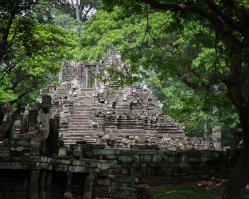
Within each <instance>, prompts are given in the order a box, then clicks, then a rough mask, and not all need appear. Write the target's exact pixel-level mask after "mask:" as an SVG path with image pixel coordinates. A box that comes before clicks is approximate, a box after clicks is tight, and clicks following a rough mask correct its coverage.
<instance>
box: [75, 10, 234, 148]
mask: <svg viewBox="0 0 249 199" xmlns="http://www.w3.org/2000/svg"><path fill="white" fill-rule="evenodd" d="M143 9H144V14H143V15H140V14H133V15H130V14H127V13H125V12H123V10H122V9H121V8H118V7H115V8H114V9H113V11H112V12H109V13H108V12H106V11H103V10H102V11H98V12H97V13H95V14H94V15H93V16H92V17H91V18H90V19H89V21H88V22H86V23H85V25H84V28H83V30H82V33H83V35H82V37H81V53H80V57H79V58H78V59H83V60H90V61H94V60H99V59H100V58H101V57H102V56H103V55H104V53H105V51H106V47H107V46H108V45H109V44H110V43H112V44H114V45H115V46H116V47H117V48H118V50H120V51H121V53H122V55H125V58H126V61H127V62H128V63H130V64H131V66H132V72H133V74H134V73H135V74H139V73H140V74H139V75H138V76H137V77H142V78H141V79H142V80H144V78H146V79H147V80H146V84H147V85H148V86H149V87H150V88H151V89H153V91H154V94H155V95H156V97H157V98H158V99H160V100H161V101H163V102H164V107H166V108H165V109H164V111H165V113H166V114H168V115H170V116H172V117H173V118H174V119H176V120H177V122H185V125H186V131H187V132H188V134H189V135H194V136H203V134H204V131H205V129H209V133H210V131H212V128H213V127H214V126H216V125H221V126H225V125H223V124H225V123H227V122H226V119H225V118H227V120H228V119H229V123H231V124H232V125H230V126H227V127H226V128H222V135H223V137H224V138H225V139H223V140H224V141H225V142H224V145H227V144H228V143H230V141H231V139H228V137H229V136H228V133H227V132H228V131H231V130H233V131H234V132H235V134H234V135H236V134H237V133H236V130H237V129H238V128H237V126H236V124H237V120H236V117H233V115H234V112H235V111H234V109H232V108H230V107H231V105H230V106H227V103H224V101H221V103H220V104H219V114H218V115H219V116H220V115H221V114H223V115H224V116H227V115H230V116H231V117H224V118H223V117H222V119H219V118H218V115H217V113H216V114H213V108H212V107H213V106H214V103H213V101H217V103H216V104H218V101H220V100H219V99H220V98H222V96H223V95H224V92H222V90H219V94H217V93H216V94H215V93H214V92H213V91H212V90H211V89H210V90H209V91H208V92H207V91H202V90H200V89H199V90H198V92H197V90H195V89H193V88H189V87H187V86H186V85H185V84H184V83H181V80H182V81H184V82H186V83H188V85H189V86H192V87H194V88H195V87H196V84H194V82H193V81H189V80H188V81H187V80H186V76H182V75H181V74H183V75H188V76H190V77H191V74H188V73H189V72H188V70H186V69H182V67H183V66H185V65H187V64H188V65H191V63H190V62H191V61H192V59H194V61H195V62H197V61H199V62H200V61H204V60H203V59H204V58H205V56H204V55H203V54H204V52H205V53H210V51H211V53H213V52H215V50H213V49H212V48H213V46H212V44H213V43H214V42H213V41H212V37H211V38H210V36H209V33H208V31H207V29H205V28H201V27H200V25H199V24H198V23H187V22H186V21H180V22H179V21H176V20H175V19H174V18H173V15H172V14H171V13H169V12H167V13H161V12H152V11H149V10H146V7H145V8H143ZM146 11H149V12H150V14H149V17H148V16H147V13H146ZM176 26H177V27H178V29H180V30H176V28H175V27H176ZM197 36H198V38H196V37H197ZM197 40H199V41H201V40H202V41H204V42H205V43H206V44H205V45H198V46H197V45H196V41H197ZM198 43H200V42H198ZM161 44H164V45H163V46H161ZM210 44H211V45H210ZM178 48H179V49H183V50H181V51H180V52H179V50H178ZM190 55H191V57H190ZM213 57H214V54H211V58H213ZM209 62H210V63H211V61H210V60H209ZM182 64H185V65H183V66H182ZM195 65H196V64H195ZM203 65H204V63H203ZM209 65H210V64H209ZM141 66H142V69H143V70H141ZM165 66H167V67H165ZM193 67H195V66H193ZM205 67H207V68H208V67H210V66H208V65H207V64H206V65H205ZM114 68H115V67H114ZM195 68H196V67H195ZM144 70H146V71H147V72H145V71H144ZM114 71H115V69H112V71H110V72H111V73H112V74H113V76H115V75H121V76H122V79H124V78H126V79H129V74H128V73H127V74H128V75H124V74H119V73H115V72H114ZM149 71H150V72H149ZM141 72H142V73H141ZM176 72H177V76H176ZM187 72H188V73H187ZM200 72H201V73H200V74H204V75H205V76H207V78H210V77H211V78H212V75H209V74H212V72H213V71H212V70H202V71H200ZM152 74H154V75H152ZM172 75H174V78H172ZM147 77H149V78H147ZM183 77H184V78H183ZM120 79H121V78H120ZM137 79H138V78H132V81H133V80H137ZM169 79H170V80H169ZM207 80H208V79H207ZM207 80H205V81H207ZM130 82H131V81H122V82H120V83H121V84H122V83H130ZM190 83H191V85H190ZM197 83H198V82H197ZM202 86H203V87H205V86H206V85H205V83H204V82H203V83H202ZM222 88H223V87H222ZM214 97H215V98H214ZM228 103H229V102H228ZM231 118H233V119H231ZM205 126H207V127H208V128H205ZM206 134H208V133H207V132H206ZM224 135H226V136H224ZM230 137H231V136H230ZM232 145H234V143H233V144H232Z"/></svg>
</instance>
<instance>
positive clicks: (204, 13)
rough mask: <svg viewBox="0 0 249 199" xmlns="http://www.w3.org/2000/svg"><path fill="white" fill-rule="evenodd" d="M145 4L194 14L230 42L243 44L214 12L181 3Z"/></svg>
mask: <svg viewBox="0 0 249 199" xmlns="http://www.w3.org/2000/svg"><path fill="white" fill-rule="evenodd" d="M141 2H143V3H147V4H148V5H150V6H151V7H152V8H155V9H159V10H171V11H173V12H187V11H188V12H192V13H194V14H197V15H199V16H201V17H203V18H205V19H207V20H208V21H209V22H210V23H211V24H212V25H213V26H214V28H215V30H216V32H219V33H220V34H221V35H222V36H223V37H229V39H228V40H229V41H230V42H233V43H239V44H241V42H240V41H239V40H238V39H237V38H236V37H235V36H234V35H233V34H232V33H231V31H229V29H228V28H227V26H225V24H224V22H223V21H222V20H221V19H220V18H219V17H218V16H217V15H214V13H213V12H210V11H209V10H207V9H204V8H201V7H197V6H194V5H188V4H180V3H178V4H177V3H160V2H158V1H157V0H141Z"/></svg>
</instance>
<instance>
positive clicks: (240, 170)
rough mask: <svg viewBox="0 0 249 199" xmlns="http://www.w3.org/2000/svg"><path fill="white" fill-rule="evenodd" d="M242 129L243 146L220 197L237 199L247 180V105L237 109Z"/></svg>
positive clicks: (248, 125)
mask: <svg viewBox="0 0 249 199" xmlns="http://www.w3.org/2000/svg"><path fill="white" fill-rule="evenodd" d="M239 116H240V122H241V125H242V130H243V147H242V150H241V154H240V157H239V160H238V162H237V165H236V167H235V169H234V171H233V173H232V175H231V176H230V178H229V180H228V182H227V184H226V187H225V190H224V192H223V196H222V199H239V198H241V194H242V193H243V191H244V189H245V186H246V184H247V183H248V181H249V111H248V105H247V106H242V109H241V110H240V111H239Z"/></svg>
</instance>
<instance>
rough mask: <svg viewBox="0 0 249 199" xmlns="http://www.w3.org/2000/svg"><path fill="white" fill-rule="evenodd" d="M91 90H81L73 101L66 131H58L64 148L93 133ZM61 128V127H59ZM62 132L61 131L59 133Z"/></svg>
mask: <svg viewBox="0 0 249 199" xmlns="http://www.w3.org/2000/svg"><path fill="white" fill-rule="evenodd" d="M93 93H94V91H93V89H88V88H81V89H80V92H79V95H78V96H77V97H76V99H75V103H74V110H73V111H72V113H71V116H70V120H69V123H68V126H67V129H60V132H61V133H62V134H63V140H64V143H65V145H66V146H69V145H70V144H75V143H76V142H77V141H81V140H82V139H83V137H84V135H87V134H92V133H95V132H96V130H95V129H93V127H92V125H93V121H94V120H93V119H94V115H93V111H92V109H93V106H92V105H93V104H92V103H93ZM61 127H62V128H63V126H61ZM61 130H62V131H61Z"/></svg>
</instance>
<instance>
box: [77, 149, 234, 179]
mask: <svg viewBox="0 0 249 199" xmlns="http://www.w3.org/2000/svg"><path fill="white" fill-rule="evenodd" d="M81 149H82V157H84V158H91V159H99V160H108V161H109V162H112V163H115V164H117V165H120V166H121V168H122V173H123V174H125V175H131V176H135V177H136V178H138V179H139V182H140V183H147V184H158V183H183V182H192V181H196V180H206V179H210V178H211V177H226V176H227V175H228V174H229V173H230V171H231V170H232V168H233V166H234V164H235V162H236V160H237V157H238V154H237V152H236V151H217V150H176V151H173V150H171V151H170V150H132V149H131V150H127V149H111V148H110V149H103V148H101V146H100V147H96V145H91V144H82V145H81Z"/></svg>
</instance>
